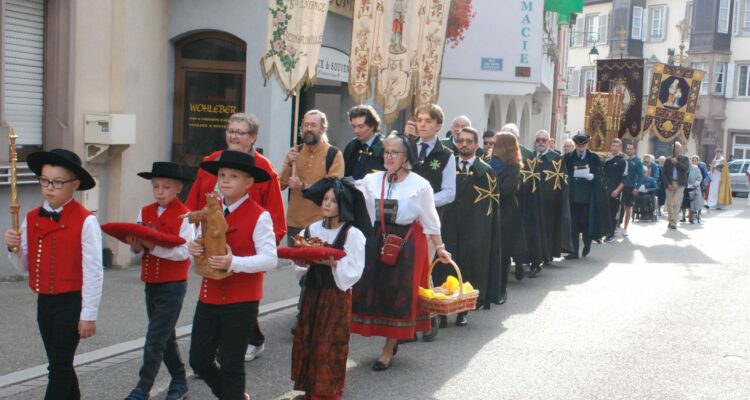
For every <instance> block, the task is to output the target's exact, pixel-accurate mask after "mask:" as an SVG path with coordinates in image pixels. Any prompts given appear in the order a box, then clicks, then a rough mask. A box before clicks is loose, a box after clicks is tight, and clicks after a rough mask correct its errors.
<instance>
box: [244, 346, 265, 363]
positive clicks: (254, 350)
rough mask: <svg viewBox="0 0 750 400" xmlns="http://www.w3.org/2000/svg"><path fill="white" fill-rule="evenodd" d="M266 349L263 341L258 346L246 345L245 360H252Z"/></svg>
mask: <svg viewBox="0 0 750 400" xmlns="http://www.w3.org/2000/svg"><path fill="white" fill-rule="evenodd" d="M264 351H266V344H265V343H263V344H261V345H260V346H253V345H251V344H249V345H247V352H246V353H245V361H253V360H255V358H256V357H258V356H259V355H260V353H262V352H264Z"/></svg>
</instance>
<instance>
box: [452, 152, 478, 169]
mask: <svg viewBox="0 0 750 400" xmlns="http://www.w3.org/2000/svg"><path fill="white" fill-rule="evenodd" d="M476 159H477V156H471V158H470V159H468V160H464V159H463V158H461V157H460V156H459V157H458V164H457V165H458V171H461V172H463V170H464V163H466V171H469V170H470V169H471V166H472V165H474V161H476Z"/></svg>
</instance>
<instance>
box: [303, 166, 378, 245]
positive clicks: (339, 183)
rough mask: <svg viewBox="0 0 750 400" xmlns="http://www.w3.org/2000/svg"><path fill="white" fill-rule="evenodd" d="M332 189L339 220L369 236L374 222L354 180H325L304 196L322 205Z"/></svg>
mask: <svg viewBox="0 0 750 400" xmlns="http://www.w3.org/2000/svg"><path fill="white" fill-rule="evenodd" d="M331 188H333V194H334V195H335V196H336V203H337V204H338V206H339V220H340V221H346V222H351V223H352V225H354V227H355V228H357V229H359V230H360V231H362V233H364V234H365V236H366V235H368V234H369V233H370V230H371V229H372V222H371V221H370V214H368V213H367V204H366V203H365V196H364V195H363V194H362V192H360V191H359V189H357V187H356V186H355V184H354V180H353V179H352V178H323V179H321V180H319V181H317V182H315V183H313V184H312V185H311V186H310V187H309V188H307V190H305V191H304V192H302V196H303V197H304V198H306V199H308V200H310V201H312V202H313V203H315V204H317V205H321V204H323V197H324V196H325V194H326V192H328V190H329V189H331Z"/></svg>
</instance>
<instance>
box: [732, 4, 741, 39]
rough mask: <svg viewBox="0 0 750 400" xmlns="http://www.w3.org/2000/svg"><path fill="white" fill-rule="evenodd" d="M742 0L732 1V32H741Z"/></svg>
mask: <svg viewBox="0 0 750 400" xmlns="http://www.w3.org/2000/svg"><path fill="white" fill-rule="evenodd" d="M740 8H741V7H740V0H734V1H733V2H732V34H733V35H739V34H740Z"/></svg>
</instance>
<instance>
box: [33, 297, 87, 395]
mask: <svg viewBox="0 0 750 400" xmlns="http://www.w3.org/2000/svg"><path fill="white" fill-rule="evenodd" d="M36 305H37V308H36V321H37V324H39V332H40V333H41V335H42V341H43V342H44V351H45V352H46V353H47V360H48V361H49V366H48V367H47V370H48V371H49V375H48V376H49V384H47V392H46V393H45V395H44V400H78V399H80V398H81V392H80V390H79V389H78V377H77V376H76V371H75V369H74V368H73V356H74V355H75V353H76V348H77V347H78V341H79V340H80V336H79V335H78V321H79V320H80V318H81V292H69V293H63V294H40V295H39V297H37V303H36Z"/></svg>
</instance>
